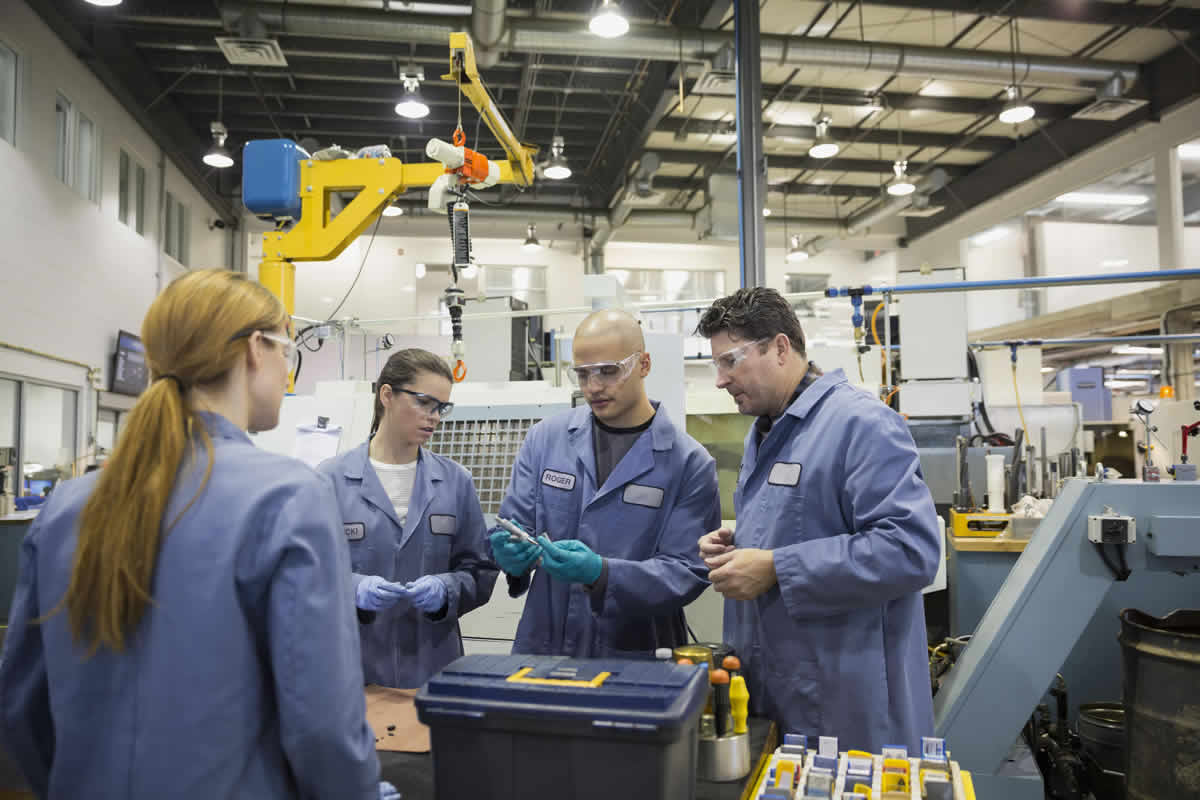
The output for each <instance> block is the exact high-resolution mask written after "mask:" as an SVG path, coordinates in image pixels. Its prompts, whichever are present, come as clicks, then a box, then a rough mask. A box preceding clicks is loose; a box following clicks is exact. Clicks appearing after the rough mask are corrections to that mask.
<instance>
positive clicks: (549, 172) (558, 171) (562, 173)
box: [542, 136, 571, 181]
mask: <svg viewBox="0 0 1200 800" xmlns="http://www.w3.org/2000/svg"><path fill="white" fill-rule="evenodd" d="M564 146H565V142H564V141H563V137H561V136H555V137H554V139H553V140H552V143H551V145H550V160H549V161H547V162H546V165H545V166H544V167H542V174H543V175H545V176H546V177H547V178H549V179H550V180H552V181H565V180H566V179H567V178H569V177H571V165H570V164H568V163H567V157H566V156H564V155H563V148H564Z"/></svg>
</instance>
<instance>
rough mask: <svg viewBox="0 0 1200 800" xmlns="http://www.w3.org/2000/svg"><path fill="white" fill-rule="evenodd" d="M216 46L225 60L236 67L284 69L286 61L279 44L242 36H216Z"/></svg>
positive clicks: (270, 40)
mask: <svg viewBox="0 0 1200 800" xmlns="http://www.w3.org/2000/svg"><path fill="white" fill-rule="evenodd" d="M216 38H217V45H218V46H219V47H220V48H221V52H222V53H224V54H225V60H226V61H228V62H229V63H230V64H233V65H234V66H238V67H286V66H287V65H288V63H287V59H286V58H285V57H284V55H283V50H282V49H280V47H279V42H277V41H276V40H274V39H254V38H250V37H244V36H218V37H216Z"/></svg>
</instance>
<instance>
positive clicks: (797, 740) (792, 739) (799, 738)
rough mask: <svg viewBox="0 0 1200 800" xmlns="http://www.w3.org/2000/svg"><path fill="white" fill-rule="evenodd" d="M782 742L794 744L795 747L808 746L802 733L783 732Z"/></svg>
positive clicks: (806, 738) (806, 739)
mask: <svg viewBox="0 0 1200 800" xmlns="http://www.w3.org/2000/svg"><path fill="white" fill-rule="evenodd" d="M783 743H784V744H791V745H795V746H796V747H804V748H807V747H808V737H807V736H805V735H804V734H803V733H785V734H784V735H783Z"/></svg>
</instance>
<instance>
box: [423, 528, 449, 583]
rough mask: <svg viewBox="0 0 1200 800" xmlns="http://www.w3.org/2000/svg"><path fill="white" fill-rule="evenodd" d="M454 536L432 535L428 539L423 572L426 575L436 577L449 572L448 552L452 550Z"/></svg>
mask: <svg viewBox="0 0 1200 800" xmlns="http://www.w3.org/2000/svg"><path fill="white" fill-rule="evenodd" d="M453 544H454V536H453V534H449V533H433V534H431V535H430V537H429V546H428V547H426V548H425V558H424V559H423V561H424V564H423V565H422V566H423V571H424V573H425V574H426V575H438V574H440V573H443V572H449V571H450V552H451V550H453Z"/></svg>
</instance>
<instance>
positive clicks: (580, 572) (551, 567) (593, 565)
mask: <svg viewBox="0 0 1200 800" xmlns="http://www.w3.org/2000/svg"><path fill="white" fill-rule="evenodd" d="M538 542H539V543H541V545H542V569H544V570H546V571H547V572H549V573H550V576H551V577H553V578H557V579H558V580H560V581H563V582H564V583H595V582H596V581H598V580H599V579H600V573H601V572H603V571H604V559H602V558H601V557H600V556H598V555H596V554H595V553H593V552H592V548H590V547H588V546H587V545H586V544H584V543H583V542H581V541H579V540H578V539H563V540H562V541H560V542H552V541H550V539H549V538H547V536H546V535H545V534H542V535H541V536H539V537H538Z"/></svg>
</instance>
